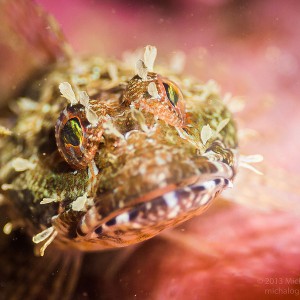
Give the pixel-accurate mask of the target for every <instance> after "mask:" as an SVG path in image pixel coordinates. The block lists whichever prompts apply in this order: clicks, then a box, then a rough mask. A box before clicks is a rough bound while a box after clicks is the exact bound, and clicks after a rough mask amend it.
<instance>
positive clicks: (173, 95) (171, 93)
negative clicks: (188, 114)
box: [163, 82, 179, 106]
mask: <svg viewBox="0 0 300 300" xmlns="http://www.w3.org/2000/svg"><path fill="white" fill-rule="evenodd" d="M163 85H164V87H165V90H166V93H167V97H168V98H169V100H170V102H171V103H172V105H173V106H176V105H177V102H178V100H179V94H178V92H177V91H176V88H175V87H174V86H173V85H172V84H168V83H165V82H164V83H163Z"/></svg>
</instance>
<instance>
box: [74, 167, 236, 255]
mask: <svg viewBox="0 0 300 300" xmlns="http://www.w3.org/2000/svg"><path fill="white" fill-rule="evenodd" d="M209 164H210V165H211V170H214V171H212V172H211V173H202V174H200V175H199V174H198V175H197V176H192V177H190V178H188V179H185V180H183V181H182V182H181V183H180V184H170V185H167V186H165V187H164V188H162V189H156V190H154V191H151V192H149V193H146V194H145V195H143V196H142V197H138V198H135V199H132V200H131V201H128V203H127V205H126V206H125V207H122V208H119V209H116V210H110V213H105V212H104V211H102V212H99V207H97V205H95V206H94V207H92V208H91V209H90V210H89V211H88V212H87V213H86V214H85V215H84V217H83V218H82V220H81V222H80V224H79V225H78V230H77V233H78V239H82V238H83V239H84V240H85V241H86V242H87V243H92V244H93V245H94V247H87V249H91V250H94V249H95V250H97V249H109V248H116V247H124V246H128V245H131V244H135V243H138V242H141V241H143V240H147V239H149V238H151V237H153V236H155V235H156V234H158V233H159V232H161V231H162V230H164V229H166V228H169V227H174V226H176V225H179V224H180V223H182V222H184V221H186V220H188V219H190V218H192V217H194V216H196V215H199V214H201V213H202V212H203V211H205V210H206V209H207V208H208V207H209V206H210V204H211V203H212V200H213V199H214V198H215V197H216V196H217V195H218V194H219V193H220V192H221V191H222V190H223V189H225V188H226V187H230V186H231V185H232V178H233V176H234V172H233V170H232V168H231V167H230V166H228V165H227V164H226V163H223V162H209ZM216 170H217V171H216Z"/></svg>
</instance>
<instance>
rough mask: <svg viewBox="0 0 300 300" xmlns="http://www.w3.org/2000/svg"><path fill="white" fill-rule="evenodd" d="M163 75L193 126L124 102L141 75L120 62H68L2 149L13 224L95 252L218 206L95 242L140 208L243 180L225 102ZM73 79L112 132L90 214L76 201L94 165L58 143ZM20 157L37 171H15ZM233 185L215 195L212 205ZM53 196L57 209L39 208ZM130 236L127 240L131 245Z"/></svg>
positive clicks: (102, 147) (42, 84) (39, 90)
mask: <svg viewBox="0 0 300 300" xmlns="http://www.w3.org/2000/svg"><path fill="white" fill-rule="evenodd" d="M109 64H115V65H116V66H117V69H118V78H119V80H118V82H116V81H115V80H112V79H111V77H110V73H109V69H108V66H109ZM159 72H160V73H163V76H164V77H168V78H170V79H172V81H174V82H176V84H177V85H178V86H179V87H180V89H181V90H182V93H183V96H184V101H185V103H184V104H185V108H184V109H185V111H184V113H186V116H185V117H186V121H185V122H186V123H185V124H184V126H177V127H175V126H173V125H172V124H168V123H167V122H166V120H162V119H164V118H162V117H161V115H160V114H159V113H158V114H157V115H156V114H154V113H153V111H149V110H147V108H141V110H137V109H135V108H134V106H133V105H131V104H132V103H128V99H127V101H125V100H124V91H126V87H127V84H128V82H129V81H130V79H131V78H132V77H133V76H134V72H133V71H132V70H131V69H130V68H129V67H128V66H127V65H125V64H123V63H119V62H114V61H109V62H108V61H106V60H103V59H100V58H89V59H86V60H74V61H73V62H71V63H70V64H69V63H65V64H60V65H57V66H55V68H53V70H52V71H50V72H49V73H48V74H47V75H45V76H44V78H42V79H41V80H39V81H36V82H35V83H34V84H33V85H32V86H31V87H30V88H29V89H28V91H27V93H26V95H24V96H26V97H27V98H28V99H30V103H31V104H32V105H31V108H29V106H28V105H27V107H26V105H24V102H23V105H18V104H17V103H15V104H14V106H15V108H16V110H18V111H19V112H18V115H17V116H16V117H15V124H14V125H13V126H12V132H13V134H12V135H11V136H7V137H5V138H3V139H1V142H0V153H1V156H0V168H1V169H0V184H1V185H2V190H1V194H3V195H4V196H5V198H6V199H7V200H8V201H9V203H10V204H11V207H13V210H14V213H13V214H12V218H13V220H12V221H14V219H16V218H19V219H20V220H21V222H22V224H23V227H24V228H25V231H26V232H27V233H28V234H29V235H30V236H33V235H36V234H38V233H39V232H41V231H43V230H45V229H46V228H49V227H51V226H53V227H54V229H55V231H56V232H57V236H56V238H55V239H54V242H53V244H52V245H53V246H56V247H59V248H61V249H64V250H66V249H72V248H75V249H80V250H85V251H90V250H99V249H106V248H114V247H122V246H126V245H129V244H133V243H136V242H139V241H142V240H145V239H148V238H150V237H152V236H153V235H155V234H157V233H158V232H159V231H161V230H163V229H165V228H167V227H171V226H175V225H177V224H178V223H181V222H183V221H184V220H186V219H189V218H191V217H193V216H194V215H198V214H200V213H201V212H202V211H203V210H204V209H205V208H206V207H207V206H208V204H209V203H210V201H208V202H209V203H205V204H204V205H200V206H199V207H198V208H197V209H194V210H193V211H190V212H189V211H188V212H185V213H184V214H182V215H178V216H176V217H175V218H173V219H168V220H166V221H164V220H162V218H159V217H158V218H157V222H154V224H153V222H152V224H151V225H149V230H147V224H146V226H144V228H143V230H140V231H139V230H136V229H132V228H130V230H129V229H128V228H129V227H128V226H127V225H126V226H127V227H126V226H125V225H124V226H123V227H122V226H121V225H120V226H119V227H118V228H117V229H116V230H115V231H114V232H113V233H112V234H111V236H110V235H109V234H106V233H103V234H102V235H101V233H100V237H99V235H98V236H95V234H94V230H96V228H97V227H98V226H99V225H101V224H103V223H105V222H107V221H109V220H110V219H112V218H114V217H116V216H118V215H119V214H121V213H123V212H126V211H129V210H130V209H132V208H133V207H135V206H136V205H138V204H139V203H144V202H151V200H152V199H154V198H157V197H159V196H162V195H164V194H166V193H168V192H172V191H174V190H179V191H181V190H182V189H184V188H185V187H186V186H188V185H193V184H194V183H195V182H205V181H207V180H210V179H216V178H217V179H218V178H226V179H228V180H232V179H233V177H234V174H235V172H236V163H237V158H236V154H235V153H236V150H235V149H236V147H237V140H236V129H235V124H234V121H233V120H232V117H231V113H230V112H229V111H228V110H227V108H226V106H225V105H224V103H223V102H222V100H221V98H220V95H219V94H218V93H216V92H214V91H213V90H212V89H209V87H208V86H206V85H203V84H200V83H199V82H198V81H196V80H194V79H190V78H185V77H181V76H178V75H175V74H169V73H168V71H167V70H160V71H159ZM66 81H67V82H70V83H71V84H72V86H73V89H74V90H75V91H79V90H81V91H86V92H87V94H88V95H89V97H90V105H91V106H92V107H93V109H94V111H95V112H96V113H97V115H98V116H99V118H102V117H103V118H104V119H103V120H104V121H103V122H102V121H101V122H99V124H100V125H99V126H103V124H104V123H105V122H109V124H110V125H109V126H108V127H105V128H104V131H103V135H102V138H101V140H100V141H99V146H98V150H97V151H96V154H95V157H94V162H95V165H96V166H97V168H98V170H99V174H98V175H97V176H96V178H93V179H94V180H95V181H96V185H95V186H96V188H95V191H94V194H93V195H89V196H90V198H91V199H92V201H91V202H89V203H88V204H86V207H85V208H84V209H83V210H81V211H76V210H74V209H72V203H74V201H75V200H76V199H77V198H78V197H81V196H83V195H84V194H85V193H86V192H87V189H88V185H89V183H90V180H91V177H90V176H89V172H88V167H86V168H78V170H76V168H74V166H70V165H69V164H68V163H67V162H66V161H65V160H64V159H63V158H62V156H61V155H60V154H59V151H58V149H57V145H56V141H55V135H54V128H55V124H56V122H57V119H58V117H59V115H60V113H61V111H62V110H63V109H64V108H65V107H66V106H67V104H68V102H67V100H66V99H65V98H63V97H62V96H61V94H60V92H59V89H58V86H59V84H60V83H61V82H66ZM125 93H126V92H125ZM27 104H28V103H27ZM17 107H18V108H17ZM227 118H229V119H230V120H229V122H228V123H227V124H226V126H225V127H224V128H223V129H222V130H221V131H220V132H219V133H217V134H215V135H214V136H213V137H212V138H211V139H209V140H208V141H207V143H206V144H205V145H203V143H202V141H201V138H200V134H201V130H202V128H203V126H204V125H207V124H209V125H210V127H211V128H212V129H216V128H217V126H218V124H220V122H221V121H222V120H226V119H227ZM181 125H182V124H181ZM182 127H184V128H182ZM112 128H114V129H116V130H117V131H118V133H117V134H115V133H114V132H113V131H112V130H111V129H112ZM205 153H206V154H205ZM17 157H21V158H25V159H27V160H29V161H31V162H32V163H34V164H36V166H35V168H34V169H32V170H31V169H29V170H25V171H22V172H17V171H15V170H14V168H13V167H12V165H11V161H12V160H13V159H15V158H17ZM216 164H217V165H219V167H220V169H219V170H217V169H216ZM3 184H4V186H3ZM7 185H9V186H7ZM224 187H225V186H224V185H223V186H220V187H218V188H216V190H215V191H214V193H213V195H212V198H213V197H214V196H215V193H216V194H217V193H219V192H220V191H221V190H222V189H223V188H224ZM44 198H54V199H56V201H55V202H51V203H48V204H40V202H41V201H42V200H43V199H44ZM209 200H211V199H210V198H209ZM91 211H94V212H95V215H96V221H97V224H95V223H93V222H95V220H94V221H93V222H92V225H93V226H92V227H91V228H90V227H87V226H86V225H85V226H82V223H81V222H82V220H83V219H84V217H85V216H86V214H88V213H90V212H91ZM84 229H85V230H86V232H83V231H84ZM127 231H128V232H129V231H130V232H129V233H128V237H127V238H124V239H122V236H126V232H127ZM42 244H43V243H41V244H39V245H38V246H39V247H40V245H42ZM46 252H47V251H46ZM70 253H71V252H70Z"/></svg>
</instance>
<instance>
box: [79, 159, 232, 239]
mask: <svg viewBox="0 0 300 300" xmlns="http://www.w3.org/2000/svg"><path fill="white" fill-rule="evenodd" d="M210 163H211V164H214V165H218V168H219V170H221V169H222V168H223V169H224V170H223V171H222V170H221V171H219V172H216V173H203V174H200V175H199V174H197V175H194V176H191V177H189V178H186V179H183V180H181V181H180V182H179V183H171V184H169V185H167V186H164V187H162V188H157V189H155V190H152V191H150V192H148V193H146V194H144V195H142V196H140V197H134V198H133V199H130V200H128V201H127V203H126V205H124V206H123V207H115V208H114V209H111V210H110V209H107V210H106V211H105V210H103V206H105V205H103V199H102V201H100V200H99V199H100V198H101V196H103V197H104V196H105V195H101V194H100V195H99V196H98V198H99V197H100V198H99V199H95V206H93V207H91V208H90V209H89V210H88V211H87V213H86V214H85V215H84V217H83V218H82V220H81V221H80V223H79V224H78V233H79V235H80V236H84V238H85V239H92V238H91V233H93V232H94V231H95V230H97V228H100V227H101V226H103V225H105V224H107V223H108V224H109V223H113V221H111V220H113V219H114V218H117V217H118V216H120V215H122V214H124V213H128V214H129V213H130V212H131V211H133V210H134V209H135V208H136V207H137V206H139V205H140V206H143V205H147V203H153V202H155V201H156V199H158V198H163V197H164V196H165V195H168V194H169V193H172V192H175V193H177V192H178V193H179V192H181V191H184V190H185V189H188V188H192V189H193V188H194V187H195V188H196V187H197V186H201V185H203V184H205V183H206V182H212V181H217V182H219V181H223V185H224V187H225V186H227V185H229V184H230V182H231V179H232V178H233V176H234V170H233V169H232V167H230V166H228V165H227V164H224V163H222V162H210ZM224 187H223V188H224ZM107 202H109V201H107ZM209 202H211V201H209ZM101 204H102V206H101ZM205 206H206V205H205ZM199 207H201V205H200V206H199ZM91 216H92V217H91Z"/></svg>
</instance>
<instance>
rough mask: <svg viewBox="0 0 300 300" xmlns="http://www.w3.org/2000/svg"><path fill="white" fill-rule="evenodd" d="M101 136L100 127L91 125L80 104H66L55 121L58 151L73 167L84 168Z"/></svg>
mask: <svg viewBox="0 0 300 300" xmlns="http://www.w3.org/2000/svg"><path fill="white" fill-rule="evenodd" d="M101 136H102V128H101V127H100V126H92V124H91V123H90V122H89V121H88V120H87V117H86V112H85V107H84V106H83V105H81V104H76V105H72V106H71V105H69V106H67V107H66V108H65V109H64V110H63V111H62V112H61V114H60V116H59V118H58V120H57V122H56V126H55V138H56V144H57V148H58V151H59V152H60V154H61V156H62V157H63V158H64V159H65V161H66V162H67V163H68V164H69V165H70V166H71V167H73V168H74V169H84V168H86V166H87V165H88V164H89V162H90V161H91V160H92V159H93V158H94V156H95V154H96V151H97V149H98V144H99V142H100V139H101Z"/></svg>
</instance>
